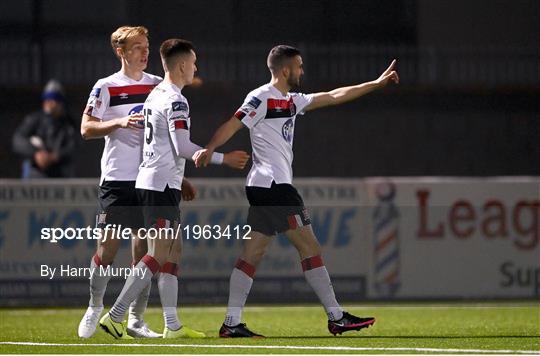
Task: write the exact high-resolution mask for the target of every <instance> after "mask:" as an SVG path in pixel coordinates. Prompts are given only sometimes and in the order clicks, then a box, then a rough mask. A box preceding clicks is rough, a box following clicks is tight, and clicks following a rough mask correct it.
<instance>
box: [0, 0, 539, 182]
mask: <svg viewBox="0 0 540 356" xmlns="http://www.w3.org/2000/svg"><path fill="white" fill-rule="evenodd" d="M128 24H129V25H144V26H146V27H148V29H149V30H150V43H151V57H150V66H149V68H148V70H147V71H148V72H150V73H154V74H158V75H162V70H161V67H160V63H159V59H158V53H157V49H158V47H159V44H160V43H161V41H163V40H164V39H167V38H170V37H182V38H186V39H189V40H191V41H193V42H194V43H195V45H196V47H197V53H198V58H199V59H198V60H199V63H198V64H199V65H198V67H199V75H200V77H201V78H202V80H203V81H204V83H203V85H202V86H201V87H198V88H187V89H186V90H185V95H186V97H187V98H188V100H189V101H190V104H191V111H192V113H191V114H192V120H193V121H192V122H193V126H192V139H193V141H194V142H197V143H199V144H201V145H204V144H205V143H206V142H207V141H208V140H209V138H210V137H211V135H212V133H213V131H214V130H215V129H216V128H217V127H218V125H219V124H220V123H221V122H223V121H224V120H226V119H227V118H228V117H230V115H231V114H232V113H233V112H234V111H235V109H236V108H237V107H238V106H239V105H240V104H241V102H242V100H243V98H244V97H245V95H246V94H247V93H248V92H249V91H250V90H252V89H254V88H255V87H257V86H259V85H262V84H264V83H266V82H267V81H268V80H269V73H268V71H267V69H266V66H265V59H266V55H267V53H268V51H269V49H270V48H271V47H272V46H274V45H276V44H282V43H285V44H291V45H295V46H298V47H299V48H300V49H301V50H302V51H303V58H304V62H305V67H306V68H305V69H306V76H305V78H304V82H303V87H302V90H303V91H305V92H312V91H322V90H325V91H326V90H330V89H333V88H335V87H336V86H344V85H351V84H355V83H360V82H364V81H368V80H372V79H375V78H376V77H377V76H378V75H379V74H380V72H382V71H383V70H384V69H385V68H386V66H387V65H388V64H389V63H390V61H391V60H392V59H393V58H397V59H398V71H399V72H400V76H401V81H402V82H401V84H400V85H399V86H394V87H389V88H386V89H384V90H383V91H380V92H376V93H372V94H370V95H368V96H366V97H363V98H361V99H359V100H357V101H355V102H352V103H348V104H345V105H343V106H340V107H333V108H326V109H321V110H317V111H315V112H311V113H309V114H308V115H306V116H305V117H300V118H299V121H298V122H297V125H296V128H295V141H294V145H295V155H296V157H295V163H294V170H295V175H296V176H343V177H363V176H387V175H388V176H407V175H459V176H463V175H465V176H492V175H538V174H540V144H539V142H540V116H539V107H540V105H539V103H540V95H539V94H540V2H539V1H535V0H523V1H520V0H517V1H503V0H477V1H468V0H453V1H446V0H395V1H390V0H358V1H352V0H332V1H328V0H323V1H307V0H306V1H300V0H298V1H292V0H281V1H272V2H268V1H248V0H230V1H226V0H211V1H159V2H157V1H140V0H134V1H128V0H120V1H105V0H93V1H89V2H86V1H85V2H83V1H69V0H52V1H37V0H18V1H11V0H8V1H2V2H0V53H1V55H0V122H2V130H0V162H1V164H0V177H18V176H20V159H19V158H18V157H17V156H15V155H14V154H13V153H12V151H11V136H12V134H13V131H14V130H15V128H16V127H17V125H18V124H19V123H20V122H21V120H22V119H23V117H24V116H25V115H26V114H28V113H29V112H31V111H34V110H37V109H39V107H40V93H41V90H42V87H43V84H44V83H45V82H46V81H47V80H48V79H50V78H52V77H54V78H58V79H59V80H61V81H62V82H63V83H64V85H65V86H66V89H67V93H68V100H69V112H70V113H71V114H72V115H73V117H74V118H75V119H76V121H77V122H80V116H81V113H82V110H83V108H84V106H85V103H86V100H87V96H88V94H89V92H90V90H91V87H92V85H93V84H94V83H95V82H96V81H97V79H99V78H102V77H105V76H108V75H110V74H112V73H113V72H115V71H117V70H118V69H119V63H118V61H117V60H116V58H115V56H114V55H113V53H112V50H111V49H110V45H109V36H110V33H112V32H113V31H114V30H115V29H116V28H117V27H119V26H121V25H128ZM102 141H103V140H94V141H85V142H82V141H81V143H80V145H79V147H78V149H77V166H76V171H77V176H78V177H97V176H99V159H100V156H101V150H102V147H103V142H102ZM235 148H244V149H248V150H249V138H248V131H247V130H243V132H241V134H240V135H238V136H237V137H235V139H233V140H232V141H231V142H230V143H229V144H227V145H226V146H225V147H224V148H223V150H225V151H226V150H229V149H235ZM188 167H189V168H188V176H244V175H245V174H246V172H233V171H230V170H228V169H224V168H221V167H211V168H208V169H206V170H202V171H201V170H195V169H193V168H192V166H191V165H189V164H188Z"/></svg>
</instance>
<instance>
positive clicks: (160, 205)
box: [100, 39, 249, 338]
mask: <svg viewBox="0 0 540 356" xmlns="http://www.w3.org/2000/svg"><path fill="white" fill-rule="evenodd" d="M160 54H161V58H162V62H163V68H164V70H165V79H164V80H163V82H162V83H161V84H159V85H158V86H157V87H156V88H155V89H154V90H153V91H152V93H151V94H150V95H149V96H148V99H147V100H146V102H145V104H144V109H143V112H144V118H145V133H144V136H145V140H144V148H143V156H144V158H143V162H142V164H141V166H140V170H139V174H138V176H137V183H136V188H137V192H138V194H139V197H140V200H141V202H142V204H143V214H144V221H145V226H146V227H153V228H155V229H157V231H158V232H159V233H158V236H160V237H159V238H156V239H149V240H148V253H147V254H146V255H145V256H144V257H143V258H142V259H141V261H140V262H139V263H138V264H137V266H136V267H137V268H139V269H140V270H141V271H145V273H144V277H143V278H141V277H138V276H132V277H129V278H128V279H127V281H126V284H125V285H124V288H123V289H122V292H121V293H120V296H119V297H118V299H117V300H116V302H115V303H114V305H113V307H112V308H111V310H110V311H109V312H108V313H107V314H105V315H104V316H103V317H102V318H101V320H100V325H101V326H102V327H103V329H105V330H106V331H107V332H108V333H109V334H111V335H112V336H113V337H115V338H123V335H124V334H125V332H124V326H123V324H122V320H123V317H124V314H125V312H126V309H127V307H128V305H129V303H131V301H133V300H134V299H135V298H136V297H137V295H139V293H140V291H141V290H143V289H144V288H146V286H147V285H148V284H149V283H150V279H151V278H152V276H153V275H154V274H156V273H157V272H158V271H159V272H160V278H161V276H162V275H164V276H165V277H166V278H167V279H166V280H163V281H162V280H161V279H160V282H159V283H158V287H159V294H160V297H161V304H162V307H163V318H164V321H165V328H164V331H163V337H164V338H179V337H192V338H198V337H204V336H205V335H204V333H202V332H198V331H195V330H192V329H190V328H187V327H186V326H182V323H181V322H180V320H179V318H178V314H177V310H176V307H177V302H178V279H177V276H178V262H179V259H180V253H181V247H182V240H181V234H180V233H181V230H180V229H179V228H178V226H179V222H180V209H179V203H180V195H181V184H182V181H183V176H184V166H185V159H186V158H188V159H192V157H193V155H194V154H195V152H197V151H198V150H200V149H201V148H202V147H200V146H198V145H196V144H194V143H192V142H191V139H190V131H189V130H190V127H191V119H190V116H189V104H188V102H187V100H186V98H185V97H184V96H183V95H182V89H183V88H184V87H185V86H186V85H189V84H191V83H192V81H193V76H194V74H195V72H196V70H197V66H196V65H195V61H196V59H197V57H196V55H195V51H194V48H193V45H192V44H191V42H189V41H185V40H182V39H169V40H167V41H165V42H163V43H162V45H161V47H160ZM248 159H249V155H248V154H247V153H246V152H243V151H233V152H230V153H226V154H221V153H213V154H212V156H211V157H210V159H209V162H211V163H213V164H225V165H228V166H230V167H232V168H237V169H242V168H244V167H245V165H246V163H247V161H248ZM170 228H172V231H171V229H170ZM177 235H179V236H177Z"/></svg>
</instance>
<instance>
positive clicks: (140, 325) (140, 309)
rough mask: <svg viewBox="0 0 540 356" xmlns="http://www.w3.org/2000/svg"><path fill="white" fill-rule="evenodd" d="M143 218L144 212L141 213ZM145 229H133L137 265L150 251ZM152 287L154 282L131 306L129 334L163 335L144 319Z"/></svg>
mask: <svg viewBox="0 0 540 356" xmlns="http://www.w3.org/2000/svg"><path fill="white" fill-rule="evenodd" d="M140 215H141V216H140V219H141V220H142V219H143V218H142V214H140ZM142 234H144V229H132V241H131V255H132V258H133V260H132V261H133V262H132V266H136V265H137V263H139V261H140V260H141V258H142V257H143V256H144V255H146V254H147V252H148V244H147V242H146V237H145V236H143V235H142ZM151 288H152V282H150V283H148V285H147V286H146V287H144V289H143V290H142V292H141V293H140V294H139V295H138V296H137V298H135V300H134V301H133V302H132V303H131V305H130V306H129V314H128V315H129V316H128V323H127V332H128V335H130V336H133V337H140V338H158V337H161V336H162V335H161V334H159V333H156V332H155V331H153V330H151V329H150V328H149V326H148V324H147V323H146V322H145V321H144V317H143V315H144V312H145V311H146V307H147V305H148V298H149V297H150V289H151Z"/></svg>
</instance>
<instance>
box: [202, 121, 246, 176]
mask: <svg viewBox="0 0 540 356" xmlns="http://www.w3.org/2000/svg"><path fill="white" fill-rule="evenodd" d="M243 126H244V124H242V122H241V121H240V120H238V119H237V118H236V117H235V116H233V117H231V118H230V119H229V120H227V121H226V122H225V123H223V124H222V125H221V126H220V127H219V128H218V129H217V130H216V133H214V136H212V139H211V140H210V142H209V143H208V145H206V148H205V149H203V150H200V151H198V152H196V153H195V155H193V161H194V162H195V166H196V167H206V166H207V165H208V164H209V163H210V157H212V153H213V152H214V150H215V149H216V148H218V147H219V146H221V145H223V144H225V143H226V142H227V141H229V140H230V139H231V137H233V136H234V134H235V133H236V132H237V131H238V130H240V129H241V128H242V127H243ZM234 152H239V151H234ZM231 153H233V152H231ZM248 158H249V156H248ZM246 162H247V160H246ZM244 165H245V163H244ZM242 168H243V167H242Z"/></svg>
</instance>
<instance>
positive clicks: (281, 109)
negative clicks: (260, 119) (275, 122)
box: [265, 98, 296, 119]
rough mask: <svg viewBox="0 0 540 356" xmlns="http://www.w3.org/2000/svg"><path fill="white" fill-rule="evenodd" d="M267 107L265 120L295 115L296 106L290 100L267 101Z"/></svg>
mask: <svg viewBox="0 0 540 356" xmlns="http://www.w3.org/2000/svg"><path fill="white" fill-rule="evenodd" d="M267 106H268V108H267V110H266V117H265V118H266V119H278V118H284V117H292V116H294V115H296V105H295V103H294V101H293V99H292V98H290V99H289V100H285V99H268V101H267Z"/></svg>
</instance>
